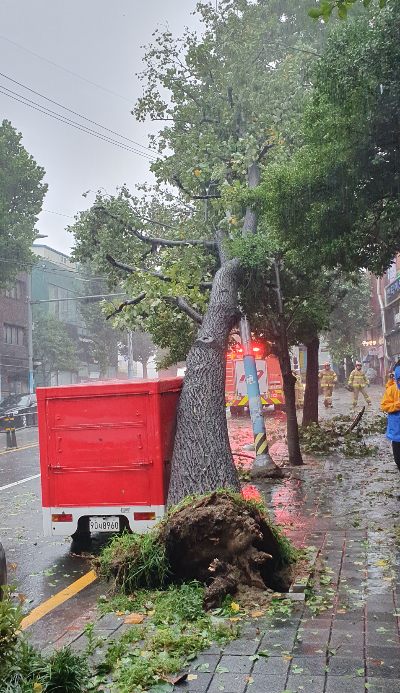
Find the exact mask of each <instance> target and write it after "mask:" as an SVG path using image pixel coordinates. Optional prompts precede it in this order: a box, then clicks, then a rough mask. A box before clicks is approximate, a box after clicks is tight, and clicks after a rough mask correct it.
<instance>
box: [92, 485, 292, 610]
mask: <svg viewBox="0 0 400 693" xmlns="http://www.w3.org/2000/svg"><path fill="white" fill-rule="evenodd" d="M130 537H132V538H130ZM134 537H135V535H124V536H122V537H120V538H119V539H120V540H121V543H120V544H119V543H118V542H119V540H118V539H117V540H115V544H114V547H113V546H110V547H108V549H106V552H107V551H108V554H107V555H106V552H104V554H103V558H102V559H100V562H99V566H98V567H100V570H101V571H102V572H105V573H107V570H108V574H109V575H110V574H112V575H114V576H115V578H116V582H117V583H118V584H120V585H121V586H122V587H123V589H124V591H125V592H127V591H131V590H133V589H137V588H139V587H158V586H160V580H158V579H157V574H158V575H159V576H160V578H161V574H163V575H164V576H165V580H164V582H165V581H167V582H168V581H171V582H179V581H190V580H198V581H199V582H201V583H203V584H205V585H206V591H205V597H204V607H205V608H206V609H211V608H214V607H217V606H219V605H220V604H221V602H222V601H223V599H224V597H225V596H226V595H227V594H230V595H231V596H233V595H235V594H236V593H237V592H238V590H239V592H240V591H242V588H243V586H247V588H251V589H252V590H259V591H260V594H261V593H262V592H263V591H265V590H266V589H267V588H270V589H272V590H275V591H278V592H287V591H288V588H289V586H290V583H291V577H292V572H293V563H294V562H295V560H296V553H295V551H294V549H293V548H292V547H291V544H290V542H289V541H288V540H287V539H286V537H285V536H284V535H283V534H281V533H280V531H279V529H278V528H277V527H274V526H272V525H271V524H270V522H269V520H268V516H267V512H266V510H265V509H263V507H262V505H261V504H260V503H258V502H256V501H253V500H245V499H244V498H243V497H242V496H241V495H239V494H234V493H230V492H228V491H218V492H214V493H211V494H207V495H204V496H200V497H188V498H186V499H184V500H183V501H182V502H181V503H180V504H179V505H178V506H176V507H175V508H173V509H172V510H171V511H170V513H169V515H168V517H167V518H166V519H165V520H163V521H162V522H161V523H160V524H159V525H158V526H157V527H156V528H154V530H153V532H152V533H151V535H142V537H141V538H142V540H143V542H144V543H146V544H147V549H146V551H145V552H144V553H143V551H139V544H140V542H139V543H138V539H137V538H136V539H135V538H134ZM136 537H140V535H136ZM123 544H124V545H123ZM130 544H132V546H130ZM162 552H164V558H165V566H168V577H167V570H165V569H164V568H165V566H164V568H163V570H162V571H161V572H160V560H161V554H162ZM139 554H140V558H139ZM155 554H157V556H158V558H157V561H156V565H157V569H156V570H155V571H154V570H151V571H148V570H147V572H144V571H143V567H144V566H145V565H146V563H147V560H148V559H146V556H148V557H151V560H152V561H153V562H154V556H155ZM105 564H107V565H106V568H107V570H105V571H104V567H105ZM102 569H103V570H102ZM139 575H140V576H142V577H141V579H140V580H138V576H139ZM157 582H158V584H157ZM161 582H162V580H161ZM151 583H152V584H151ZM161 586H162V585H161Z"/></svg>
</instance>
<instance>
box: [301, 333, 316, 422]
mask: <svg viewBox="0 0 400 693" xmlns="http://www.w3.org/2000/svg"><path fill="white" fill-rule="evenodd" d="M306 346H307V372H306V390H305V393H304V408H303V422H302V425H303V426H308V424H309V423H318V349H319V339H318V336H315V337H313V338H312V339H311V340H310V341H309V342H308V343H307V345H306Z"/></svg>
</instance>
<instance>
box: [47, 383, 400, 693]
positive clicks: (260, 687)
mask: <svg viewBox="0 0 400 693" xmlns="http://www.w3.org/2000/svg"><path fill="white" fill-rule="evenodd" d="M371 391H372V392H371ZM370 392H371V395H372V399H373V402H374V405H373V407H372V409H373V412H371V411H370V412H369V413H368V416H371V417H372V415H373V413H374V412H375V413H376V412H377V411H378V408H379V401H380V397H381V394H382V389H381V388H376V391H375V388H370ZM348 397H349V393H347V392H346V391H344V392H343V393H340V391H339V392H338V393H337V396H336V397H335V398H334V411H335V410H336V411H337V410H338V409H339V410H340V409H342V411H343V409H344V399H345V398H347V399H348ZM335 400H336V401H335ZM327 415H332V412H331V411H329V412H328V413H327ZM375 442H377V443H378V444H379V450H378V452H377V453H376V454H374V455H373V456H372V457H368V458H366V459H363V460H355V459H345V458H341V457H339V456H338V455H332V456H331V457H329V458H326V457H320V458H316V459H313V458H308V459H307V461H306V464H305V466H304V467H302V468H296V469H295V470H294V471H293V473H292V474H291V475H290V477H289V478H286V479H284V480H283V481H276V480H271V481H267V482H264V483H263V484H261V485H259V489H260V491H261V493H263V495H264V496H265V498H266V501H267V504H268V506H269V508H270V510H271V514H272V516H273V518H274V519H275V521H276V522H278V523H280V524H282V525H283V526H284V528H285V531H286V532H287V534H288V535H289V536H290V538H291V539H292V540H293V542H294V543H295V545H296V546H297V547H305V546H315V547H316V548H317V549H320V556H319V568H322V572H321V574H322V580H321V584H319V585H318V584H317V585H316V588H315V594H316V598H317V600H318V599H320V600H324V601H322V602H321V605H322V607H323V610H321V611H320V613H319V614H317V615H314V614H313V608H312V604H311V606H310V604H308V603H305V604H301V603H296V604H295V605H294V609H293V612H292V614H291V616H284V615H282V616H281V617H278V616H275V617H271V618H265V617H263V618H259V619H249V620H248V621H245V622H244V624H243V629H242V637H241V638H240V639H239V640H237V641H234V642H231V643H229V644H228V645H227V646H226V647H225V649H224V650H223V651H222V650H221V649H220V648H219V647H215V648H212V649H210V650H208V651H207V652H204V653H203V654H201V655H199V656H198V657H197V659H196V660H195V661H194V662H193V663H192V665H191V669H190V673H191V675H192V676H195V677H197V678H192V679H191V680H190V681H186V682H185V683H183V684H180V685H179V686H176V691H182V692H183V691H192V692H193V693H220V692H221V691H222V692H223V693H282V692H283V691H286V692H287V691H290V692H293V693H294V692H296V693H359V692H360V693H361V691H366V690H369V691H371V693H378V692H381V691H384V692H385V693H400V622H399V617H400V574H399V565H400V561H399V558H398V556H399V555H400V554H398V551H399V548H398V538H397V537H398V534H397V531H398V529H397V528H398V513H399V507H400V501H398V500H397V495H398V494H399V493H400V475H399V474H398V472H397V469H396V467H395V465H394V462H393V460H392V457H391V451H390V445H389V443H388V441H386V440H385V438H384V436H377V437H376V440H374V443H375ZM122 621H123V618H122V617H120V618H119V617H117V616H116V615H114V614H109V615H107V616H105V617H103V618H101V619H100V620H99V621H98V622H97V624H96V629H95V632H96V634H99V635H101V636H103V637H104V638H105V639H108V638H110V637H113V638H115V637H118V635H119V634H120V633H121V632H123V631H124V630H125V629H126V628H127V626H124V625H123V624H122ZM81 625H82V624H81ZM71 628H72V630H70V631H69V632H67V633H66V634H65V635H64V636H63V638H62V639H61V641H59V642H58V643H57V646H60V645H61V644H66V643H67V642H71V641H72V640H74V642H73V647H75V648H76V649H77V650H79V649H83V648H84V647H85V645H86V636H84V635H79V632H80V630H79V628H78V626H77V625H75V626H74V625H72V627H71ZM74 628H77V630H73V629H74ZM103 649H104V648H101V649H100V650H98V651H97V652H96V655H95V656H96V658H97V659H101V657H102V650H103ZM265 650H268V652H269V653H270V655H269V657H264V656H260V657H257V653H258V652H259V651H265ZM199 665H201V666H200V668H199Z"/></svg>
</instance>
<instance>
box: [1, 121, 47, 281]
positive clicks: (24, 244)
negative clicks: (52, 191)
mask: <svg viewBox="0 0 400 693" xmlns="http://www.w3.org/2000/svg"><path fill="white" fill-rule="evenodd" d="M21 140H22V135H21V133H18V132H17V131H16V130H15V128H13V127H12V125H11V123H10V121H8V120H3V122H2V124H1V126H0V288H3V287H4V286H5V285H7V284H10V283H12V282H13V281H14V280H15V277H16V275H17V274H18V272H21V271H24V270H25V271H28V272H29V271H30V269H31V267H32V265H33V264H34V259H35V256H34V255H33V253H32V252H31V251H30V246H31V245H32V243H33V241H34V239H35V236H36V231H35V224H36V222H37V215H38V214H39V212H40V211H41V209H42V203H43V198H44V196H45V194H46V192H47V184H46V183H43V182H42V181H43V177H44V175H45V171H44V169H43V168H42V167H41V166H38V165H37V163H36V161H34V159H33V157H32V156H31V155H30V154H28V152H27V151H26V149H25V148H24V147H23V146H22V144H21Z"/></svg>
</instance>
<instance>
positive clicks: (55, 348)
mask: <svg viewBox="0 0 400 693" xmlns="http://www.w3.org/2000/svg"><path fill="white" fill-rule="evenodd" d="M32 342H33V358H34V361H36V362H38V363H39V364H40V370H41V375H42V381H43V385H44V386H46V385H50V384H51V376H52V374H53V373H56V372H57V371H76V370H77V369H78V360H77V354H76V345H75V342H74V341H73V340H72V339H70V338H69V337H68V333H67V328H66V326H65V325H64V324H63V323H62V322H60V321H59V320H57V318H55V317H54V315H51V314H50V313H44V312H43V311H39V312H38V314H37V317H36V318H35V328H34V330H33V334H32Z"/></svg>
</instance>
